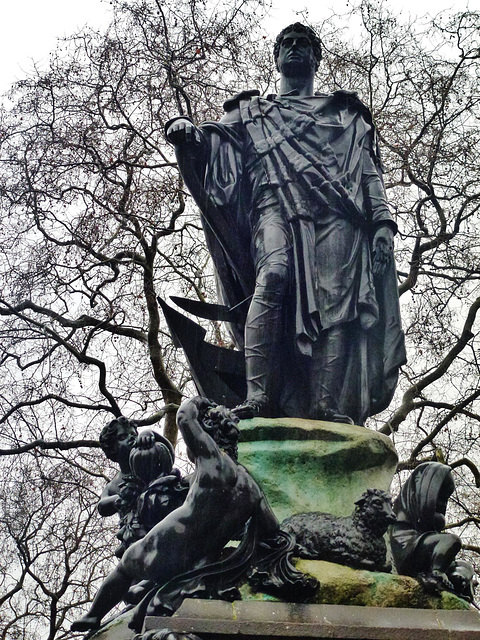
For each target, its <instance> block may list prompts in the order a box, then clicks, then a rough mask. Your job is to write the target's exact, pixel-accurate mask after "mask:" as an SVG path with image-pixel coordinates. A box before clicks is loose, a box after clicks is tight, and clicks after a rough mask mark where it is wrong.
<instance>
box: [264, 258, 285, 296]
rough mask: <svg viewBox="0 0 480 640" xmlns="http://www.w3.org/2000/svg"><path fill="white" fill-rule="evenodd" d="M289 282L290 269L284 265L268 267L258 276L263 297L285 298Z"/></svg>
mask: <svg viewBox="0 0 480 640" xmlns="http://www.w3.org/2000/svg"><path fill="white" fill-rule="evenodd" d="M287 282H288V267H287V265H283V264H274V265H269V266H266V267H265V268H263V269H261V270H260V273H259V274H258V276H257V287H259V288H260V289H261V290H262V297H264V298H266V299H268V298H278V297H279V296H283V295H284V293H285V290H286V287H287Z"/></svg>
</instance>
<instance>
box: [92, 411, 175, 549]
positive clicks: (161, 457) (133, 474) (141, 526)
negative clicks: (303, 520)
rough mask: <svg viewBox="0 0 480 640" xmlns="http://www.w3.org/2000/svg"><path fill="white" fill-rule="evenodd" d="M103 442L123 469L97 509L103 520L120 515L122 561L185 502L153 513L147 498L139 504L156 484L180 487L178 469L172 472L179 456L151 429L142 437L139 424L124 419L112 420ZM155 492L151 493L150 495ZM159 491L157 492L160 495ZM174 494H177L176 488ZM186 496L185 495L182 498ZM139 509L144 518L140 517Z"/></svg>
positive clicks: (102, 435)
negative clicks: (145, 493)
mask: <svg viewBox="0 0 480 640" xmlns="http://www.w3.org/2000/svg"><path fill="white" fill-rule="evenodd" d="M99 441H100V446H101V448H102V450H103V452H104V453H105V455H106V456H107V458H108V459H109V460H112V461H113V462H117V463H118V464H119V466H120V470H119V472H118V473H117V475H116V476H115V477H114V478H113V479H112V480H111V481H110V482H109V483H108V484H107V485H106V487H105V488H104V490H103V491H102V494H101V496H100V500H99V502H98V505H97V509H98V512H99V513H100V515H101V516H103V517H107V516H112V515H114V514H115V513H118V514H119V516H120V528H119V531H118V533H117V538H118V539H119V540H120V543H121V544H120V546H119V547H118V548H117V550H116V552H115V554H116V555H117V557H121V556H122V555H123V553H124V551H125V549H126V548H127V547H128V546H129V545H130V544H131V543H132V542H134V541H135V540H137V539H138V538H140V537H143V535H145V533H146V530H147V529H150V528H151V527H152V526H153V524H155V523H156V522H158V520H160V519H161V518H162V517H164V516H165V515H166V512H167V510H168V511H172V510H173V509H174V508H176V507H177V506H178V505H179V504H180V502H181V500H180V502H179V500H174V501H173V504H170V507H168V505H164V508H163V510H162V509H161V508H159V506H158V505H157V508H156V509H154V510H153V511H152V509H150V510H148V505H146V506H145V504H144V503H145V497H144V499H143V501H142V504H139V499H140V497H141V496H142V494H143V493H144V492H145V491H147V490H148V488H149V485H151V484H152V483H154V481H157V480H158V481H159V482H160V483H161V482H162V479H164V478H165V479H164V480H163V485H164V486H165V487H166V486H167V485H168V487H170V486H171V485H172V483H173V484H177V485H178V484H179V482H180V472H179V471H178V470H177V469H174V470H172V467H173V462H174V459H175V454H174V450H173V447H172V445H171V443H170V442H169V441H168V440H167V439H166V438H164V437H163V436H162V435H160V434H159V433H156V432H155V431H152V430H150V429H145V430H143V431H142V432H140V433H138V427H137V422H136V421H135V420H129V419H128V418H125V417H124V416H120V417H119V418H116V419H115V420H112V421H111V422H109V423H108V424H107V425H106V426H105V427H104V428H103V429H102V432H101V433H100V437H99ZM135 459H137V464H136V466H135V465H133V466H132V460H133V461H134V460H135ZM142 467H143V468H142ZM157 484H158V482H157ZM152 491H153V490H152V489H151V491H150V495H151V493H152ZM158 491H159V489H158V488H157V493H158ZM164 493H165V492H164ZM171 493H172V494H174V493H175V491H174V489H173V488H172V491H171ZM179 493H181V492H179ZM184 494H185V492H183V496H182V498H183V497H184ZM151 502H152V499H151V498H150V503H151ZM157 502H158V500H157ZM163 502H165V500H164V501H163ZM167 502H168V501H167ZM171 502H172V501H170V503H171ZM139 508H140V512H141V514H142V515H140V517H139ZM153 521H154V522H153Z"/></svg>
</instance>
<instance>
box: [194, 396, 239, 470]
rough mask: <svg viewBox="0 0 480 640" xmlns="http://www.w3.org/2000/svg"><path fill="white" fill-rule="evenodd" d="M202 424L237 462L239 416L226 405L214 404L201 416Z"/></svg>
mask: <svg viewBox="0 0 480 640" xmlns="http://www.w3.org/2000/svg"><path fill="white" fill-rule="evenodd" d="M200 424H201V425H202V427H203V429H204V431H205V432H206V433H208V435H209V436H211V437H212V438H213V440H214V441H215V443H216V444H217V445H218V446H219V447H220V449H223V451H225V452H226V453H228V455H229V456H230V457H231V458H232V460H235V462H236V461H237V456H238V438H239V435H240V431H239V430H238V427H237V424H238V418H237V416H236V415H235V414H234V413H232V411H230V409H227V408H226V407H223V406H214V407H211V408H209V409H207V410H206V411H205V412H204V414H203V416H200Z"/></svg>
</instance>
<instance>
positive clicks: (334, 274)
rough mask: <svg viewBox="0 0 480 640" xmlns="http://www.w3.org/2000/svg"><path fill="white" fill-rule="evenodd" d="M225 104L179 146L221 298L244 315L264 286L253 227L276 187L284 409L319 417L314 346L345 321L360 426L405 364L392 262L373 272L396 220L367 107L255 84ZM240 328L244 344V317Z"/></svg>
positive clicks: (347, 388) (347, 401) (236, 331)
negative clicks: (285, 250)
mask: <svg viewBox="0 0 480 640" xmlns="http://www.w3.org/2000/svg"><path fill="white" fill-rule="evenodd" d="M225 109H226V111H227V113H226V115H225V116H224V117H223V118H222V120H221V121H220V122H205V123H203V124H202V125H200V127H199V130H200V133H201V142H199V143H198V144H197V145H195V146H188V147H187V146H185V147H177V148H176V154H177V159H178V163H179V168H180V171H181V172H182V175H183V176H184V179H185V183H186V185H187V187H188V188H189V190H190V192H191V193H192V195H193V197H194V199H195V200H196V202H197V204H198V206H199V208H200V210H201V212H202V222H203V225H204V229H205V235H206V239H207V244H208V247H209V250H210V252H211V255H212V258H213V262H214V265H215V270H216V277H217V289H218V295H219V298H220V301H221V302H222V303H224V304H226V305H227V306H229V307H235V306H236V305H240V306H239V307H238V309H240V310H244V312H245V316H246V312H247V310H248V301H249V299H250V297H251V295H252V293H253V291H254V287H255V268H256V265H255V256H254V255H253V253H252V247H253V243H252V232H253V231H252V230H253V229H254V227H255V224H256V223H257V220H258V216H259V215H262V214H261V213H260V208H258V209H257V203H258V202H259V201H260V200H261V199H262V198H263V199H265V193H267V194H268V195H269V198H273V199H274V200H275V202H276V206H277V207H278V208H279V210H280V212H281V216H282V219H283V220H284V221H285V225H286V227H287V230H288V233H289V236H290V240H291V247H292V260H291V263H292V264H291V277H290V286H289V292H288V295H287V300H286V301H285V321H284V325H285V328H284V341H283V344H284V347H283V348H284V356H283V357H282V356H280V357H279V363H280V370H279V372H278V376H279V384H278V387H279V389H280V390H279V394H278V414H279V415H291V416H297V417H312V418H314V417H316V416H315V415H314V411H313V409H312V408H311V407H312V402H311V401H310V400H311V399H310V398H309V397H308V396H310V395H311V392H310V391H308V389H311V387H312V384H311V376H312V371H315V367H314V366H313V368H312V364H311V362H312V359H313V360H314V359H315V345H316V343H318V342H319V340H320V339H321V337H322V335H325V333H326V332H328V331H329V330H331V329H334V328H335V327H342V326H348V327H350V328H351V329H349V332H350V333H349V335H351V340H350V343H351V344H350V347H349V350H350V353H349V356H348V357H347V360H346V363H347V364H346V370H345V380H344V383H343V387H342V390H341V391H340V395H341V396H342V399H341V400H340V401H339V404H340V405H341V407H340V408H341V410H342V411H344V412H345V413H346V414H347V415H350V416H352V417H353V418H354V420H355V421H356V422H357V423H358V424H363V421H364V420H365V418H366V417H368V416H369V415H373V414H375V413H378V412H379V411H381V410H383V409H384V408H385V407H386V406H388V404H389V402H390V401H391V398H392V396H393V393H394V390H395V387H396V383H397V378H398V370H399V367H400V366H401V365H402V364H404V362H405V360H406V358H405V347H404V337H403V332H402V330H401V321H400V312H399V304H398V293H397V281H396V272H395V266H394V264H393V262H392V263H391V264H390V265H388V267H387V272H386V273H385V274H384V275H383V276H381V277H379V278H374V276H373V273H372V250H371V243H372V239H373V236H374V234H375V231H376V230H377V229H378V228H379V227H380V226H382V225H388V226H390V227H391V228H392V229H393V230H394V231H396V224H395V222H394V221H393V219H392V217H391V214H390V212H389V210H388V207H387V203H386V198H385V192H384V187H383V181H382V171H381V164H380V160H379V156H378V151H377V146H376V141H375V129H374V126H373V123H372V119H371V115H370V112H369V111H368V109H367V108H366V107H365V106H364V105H363V104H362V103H361V102H360V100H359V99H358V98H357V97H356V94H353V93H351V92H345V91H338V92H335V93H333V94H328V95H327V94H318V95H315V96H311V97H299V96H297V95H285V96H271V97H269V98H268V99H264V98H260V97H259V96H258V92H254V91H249V92H243V93H242V94H239V95H238V96H236V97H235V98H233V99H231V100H229V101H227V103H226V104H225ZM170 122H171V121H170ZM242 303H243V304H242ZM232 333H233V335H234V338H235V342H236V344H237V346H238V348H240V349H241V348H243V340H244V327H243V326H242V325H241V323H240V324H239V325H236V326H232ZM319 366H320V367H321V363H319ZM280 378H282V379H281V380H280Z"/></svg>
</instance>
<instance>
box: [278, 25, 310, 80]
mask: <svg viewBox="0 0 480 640" xmlns="http://www.w3.org/2000/svg"><path fill="white" fill-rule="evenodd" d="M291 31H297V33H305V34H306V35H307V37H308V39H309V40H310V44H311V46H312V49H313V55H314V56H315V60H316V61H317V64H316V66H315V69H318V65H319V64H320V60H321V59H322V42H321V40H320V38H319V37H318V36H317V34H316V33H315V31H314V30H313V29H312V28H311V27H307V25H305V24H302V23H301V22H295V23H294V24H289V25H288V27H285V29H282V30H281V31H280V33H279V34H278V36H277V38H276V40H275V44H274V45H273V58H274V60H275V64H277V60H278V54H279V53H280V47H281V45H282V40H283V38H284V36H285V34H287V33H290V32H291ZM277 68H278V67H277Z"/></svg>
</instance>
